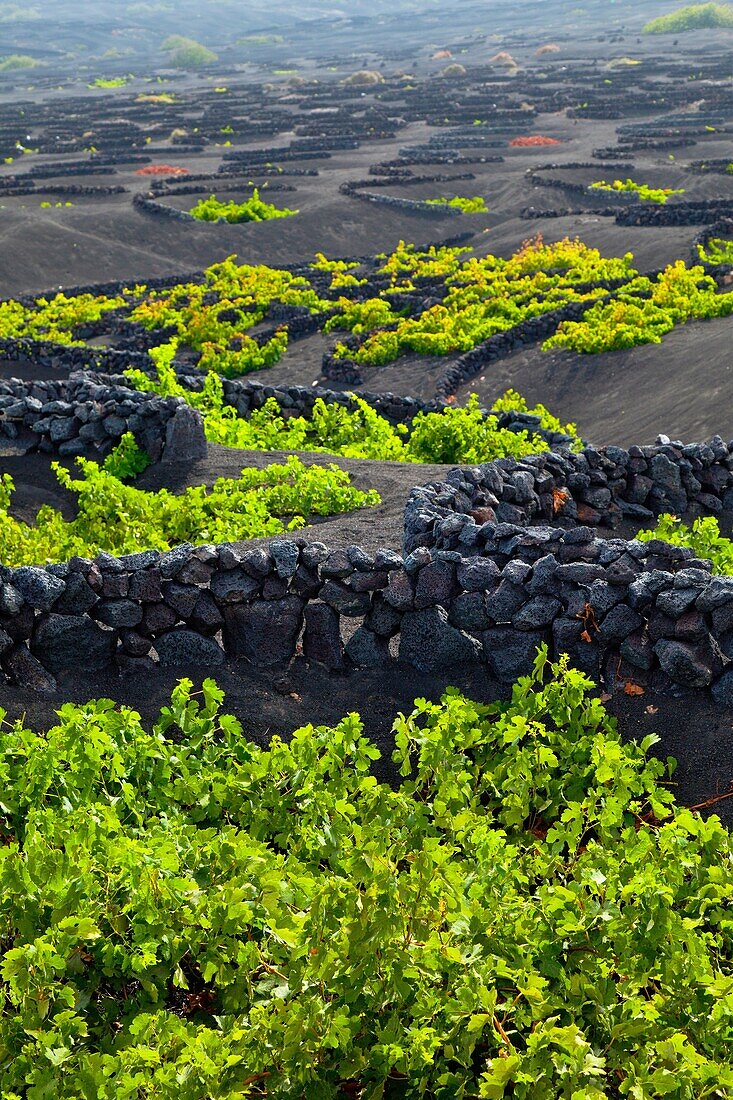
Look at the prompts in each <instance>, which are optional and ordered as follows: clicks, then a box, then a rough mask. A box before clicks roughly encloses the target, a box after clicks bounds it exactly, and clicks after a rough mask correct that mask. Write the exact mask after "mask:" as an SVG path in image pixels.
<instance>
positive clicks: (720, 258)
mask: <svg viewBox="0 0 733 1100" xmlns="http://www.w3.org/2000/svg"><path fill="white" fill-rule="evenodd" d="M697 254H698V256H699V257H700V259H701V260H702V262H703V263H706V264H733V241H731V240H726V239H724V238H723V237H713V238H712V239H711V240H709V241H708V243H707V245H701V244H699V245H698V246H697Z"/></svg>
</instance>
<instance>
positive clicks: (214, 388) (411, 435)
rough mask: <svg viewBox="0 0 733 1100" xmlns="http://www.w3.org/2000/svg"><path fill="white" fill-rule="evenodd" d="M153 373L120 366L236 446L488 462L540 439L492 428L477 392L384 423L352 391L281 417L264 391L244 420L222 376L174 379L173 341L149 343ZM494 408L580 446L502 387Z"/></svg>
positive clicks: (534, 448) (570, 427)
mask: <svg viewBox="0 0 733 1100" xmlns="http://www.w3.org/2000/svg"><path fill="white" fill-rule="evenodd" d="M150 354H151V356H152V358H153V360H154V362H155V365H156V374H157V377H156V378H150V377H149V376H148V375H147V374H145V373H144V372H143V371H139V370H127V371H125V374H126V376H127V378H128V379H129V380H130V382H131V383H132V384H133V385H134V386H136V387H137V388H138V389H140V390H143V391H144V392H146V393H155V394H158V395H159V396H160V397H181V398H183V399H184V401H186V402H188V404H190V405H192V406H193V407H194V408H197V409H199V411H200V412H201V413H202V414H203V417H204V424H205V428H206V438H207V439H208V440H209V442H210V443H218V444H221V445H222V446H225V447H237V448H240V449H243V450H259V451H275V450H278V451H316V452H325V453H328V454H336V455H342V456H343V457H345V458H372V459H391V460H395V461H399V462H445V463H475V462H488V461H490V460H491V459H493V458H504V457H509V456H513V457H515V458H520V457H521V456H522V455H527V454H539V453H541V452H543V451H546V450H547V443H546V442H545V440H544V439H543V438H542V437H541V436H539V435H529V434H528V433H527V432H511V431H508V430H507V429H505V428H499V427H498V421H497V418H496V417H494V416H489V417H486V418H484V417H483V415H482V413H481V410H480V408H479V403H478V397H477V396H476V394H471V396H470V397H469V400H468V405H467V407H466V408H459V407H454V406H449V407H447V408H446V409H445V410H444V411H443V412H435V413H419V414H418V415H417V416H416V417H415V418H414V420H413V422H412V425H411V428H410V429H408V428H407V427H405V426H404V425H400V424H398V425H396V426H395V425H392V424H390V422H389V421H388V420H386V419H385V418H384V417H383V416H380V415H379V413H377V412H376V410H375V409H374V408H372V406H371V405H369V404H367V402H366V401H364V400H363V399H362V398H360V397H357V396H356V395H354V398H353V401H352V407H350V408H346V407H345V406H344V405H340V404H337V403H333V404H326V402H324V401H323V400H322V399H321V398H317V400H316V402H315V405H314V409H313V414H312V416H311V417H304V416H295V417H288V418H287V419H286V418H285V417H284V416H283V412H282V409H281V408H280V406H279V404H278V403H277V400H276V399H275V398H274V397H271V398H269V399H268V400H267V401H266V402H265V404H264V405H263V406H262V408H261V409H255V410H253V411H252V412H251V413H250V415H249V417H248V418H247V419H246V420H245V419H243V418H241V417H239V416H238V415H237V411H236V409H234V408H233V407H232V406H231V405H225V404H224V391H223V386H222V383H221V381H220V379H219V377H218V375H217V374H216V373H214V372H213V371H211V372H209V374H208V375H207V377H206V379H205V381H204V384H203V389H202V390H201V391H196V390H189V389H187V388H186V387H185V386H183V385H181V383H180V382H179V381H178V378H177V376H176V372H175V369H174V367H173V357H174V355H175V344H174V343H173V344H168V345H167V346H163V347H160V348H156V349H154V350H153V351H152V352H151V353H150ZM497 411H498V412H509V411H514V412H530V413H533V414H534V415H536V416H539V417H540V421H541V425H542V427H544V428H548V429H549V430H550V431H565V432H567V433H568V434H569V435H572V436H573V437H574V438H575V440H576V446H577V447H580V445H581V444H580V440H579V439H578V437H577V433H576V430H575V425H574V424H567V425H565V426H563V425H561V424H560V421H559V420H558V419H557V418H556V417H554V416H552V415H551V414H550V413H549V412H548V410H547V409H545V407H544V406H543V405H538V406H537V407H536V408H535V409H529V408H528V406H527V403H526V401H525V400H524V398H522V397H521V396H520V395H519V394H517V393H515V392H514V391H513V390H508V391H507V393H506V394H504V396H503V397H502V398H500V399H499V400H498V401H497Z"/></svg>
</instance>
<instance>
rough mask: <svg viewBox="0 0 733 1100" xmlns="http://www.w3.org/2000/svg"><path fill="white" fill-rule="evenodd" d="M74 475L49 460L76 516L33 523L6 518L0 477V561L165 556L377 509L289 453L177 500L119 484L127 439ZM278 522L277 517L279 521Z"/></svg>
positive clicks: (7, 481) (133, 451)
mask: <svg viewBox="0 0 733 1100" xmlns="http://www.w3.org/2000/svg"><path fill="white" fill-rule="evenodd" d="M76 462H77V465H78V466H79V469H80V472H81V477H79V478H74V477H73V476H72V474H71V473H70V471H69V470H67V469H66V468H65V467H63V466H61V465H60V464H59V463H58V462H55V463H53V469H54V471H55V473H56V477H57V479H58V482H59V484H60V485H62V486H63V487H64V488H65V489H68V490H70V491H71V492H73V493H75V494H76V497H77V514H76V516H75V518H74V519H73V520H70V521H67V520H65V519H64V518H63V516H62V515H61V513H60V512H57V511H56V510H55V509H53V508H51V507H50V506H49V505H44V506H43V507H42V508H41V509H40V510H39V512H38V515H37V516H36V520H35V523H33V524H26V523H23V522H22V521H20V520H17V519H15V518H14V517H13V516H11V515H10V513H9V509H10V505H11V498H12V492H13V487H14V486H13V479H12V478H11V477H10V475H9V474H3V475H0V562H2V563H3V564H4V565H12V566H17V565H39V564H42V563H44V562H58V561H67V560H68V559H69V558H71V557H73V556H74V555H77V554H78V555H80V556H82V557H90V558H91V557H94V556H95V555H96V554H98V553H99V552H100V551H101V550H105V551H107V553H110V554H133V553H137V551H139V550H163V551H164V550H170V549H171V548H172V547H173V546H177V545H179V544H180V543H182V542H195V543H196V542H198V543H202V542H236V541H238V540H240V539H250V538H259V537H260V536H263V535H277V534H280V533H282V532H283V531H285V530H294V529H296V528H299V527H303V526H305V522H306V518H307V517H308V516H310V515H322V516H330V515H335V514H336V513H339V512H348V511H351V510H352V509H354V508H363V507H370V506H373V505H375V504H379V501H380V498H379V494H378V493H377V492H376V491H375V490H374V489H370V490H368V491H367V492H362V491H361V490H359V489H355V488H353V487H352V485H351V482H350V478H349V475H348V474H346V473H344V472H343V470H340V469H338V467H336V466H333V465H330V466H328V467H323V466H304V465H303V463H302V462H301V461H300V460H299V459H298V458H296V457H294V456H292V457H291V458H289V459H288V461H287V462H286V463H284V464H279V465H277V464H273V465H270V466H267V467H265V468H264V469H262V470H256V469H245V470H242V473H241V475H240V476H239V477H238V478H218V479H217V480H216V481H215V482H214V484H213V486H211V488H208V487H207V486H205V485H200V486H196V487H195V488H190V489H186V490H185V491H184V492H182V493H180V494H174V493H170V492H168V490H167V489H160V490H159V491H158V492H146V491H145V490H142V489H137V488H135V487H134V486H132V485H125V484H124V483H123V481H121V480H120V477H121V476H125V477H129V476H132V475H134V474H135V473H137V472H139V469H140V468H141V467H143V468H144V465H145V463H144V460H141V458H140V457H139V452H137V448H136V446H135V443H134V439H133V438H132V437H128V438H126V439H123V444H122V449H121V450H120V448H118V449H117V450H116V451H113V452H112V454H111V455H110V456H109V457H108V458H107V459H106V460H105V462H104V464H103V465H102V466H100V465H99V464H98V463H96V462H90V461H88V460H87V459H83V458H78V459H77V460H76ZM281 517H283V518H281Z"/></svg>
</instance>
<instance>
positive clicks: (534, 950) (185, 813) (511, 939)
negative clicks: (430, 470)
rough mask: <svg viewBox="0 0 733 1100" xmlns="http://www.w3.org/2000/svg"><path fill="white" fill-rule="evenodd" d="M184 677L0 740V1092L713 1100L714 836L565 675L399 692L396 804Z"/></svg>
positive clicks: (331, 743)
mask: <svg viewBox="0 0 733 1100" xmlns="http://www.w3.org/2000/svg"><path fill="white" fill-rule="evenodd" d="M548 674H549V679H548V680H547V682H545V678H546V677H547V676H548ZM192 687H193V685H192V683H191V682H190V681H187V680H183V681H181V682H180V683H179V685H178V686H177V687H176V688H175V690H174V692H173V695H172V698H171V702H170V705H169V706H167V707H165V708H164V709H163V711H162V712H161V715H160V717H159V719H158V721H157V722H156V723H155V724H154V725H153V726H152V728H150V727H147V726H146V725H144V724H143V722H142V721H141V719H140V716H139V715H138V714H136V713H135V712H134V711H132V710H129V709H127V708H124V707H117V706H115V704H114V703H112V702H111V701H109V700H101V701H97V702H91V703H87V704H85V705H81V706H80V705H75V704H67V705H65V706H64V707H62V708H61V710H60V711H59V714H58V722H57V724H56V725H55V726H54V727H53V728H52V729H50V730H49V731H48V732H44V733H34V732H33V731H31V730H28V729H26V728H25V727H24V724H23V723H22V722H18V723H15V724H7V725H6V727H5V732H4V736H3V738H2V741H1V742H0V775H2V777H3V798H2V803H1V804H0V825H1V827H2V834H3V841H4V843H3V846H2V848H0V896H1V897H2V899H3V903H2V912H3V928H4V931H3V940H2V947H1V950H2V965H1V967H0V974H1V976H2V982H3V993H4V1010H3V1014H2V1017H0V1049H1V1050H2V1059H0V1092H1V1093H2V1095H3V1096H4V1097H8V1098H9V1100H11V1098H15V1097H21V1096H24V1097H25V1096H27V1097H29V1098H30V1097H36V1096H42V1095H46V1096H49V1097H54V1098H58V1100H63V1098H69V1100H71V1098H72V1097H73V1098H74V1100H76V1098H84V1100H119V1098H120V1097H130V1098H132V1097H142V1096H145V1097H149V1098H151V1100H165V1098H169V1100H172V1098H176V1100H202V1098H203V1097H206V1098H207V1100H234V1098H235V1097H239V1098H245V1097H247V1098H251V1100H254V1098H255V1097H258V1096H259V1097H264V1096H265V1095H266V1096H270V1097H281V1098H283V1100H284V1098H285V1097H289V1098H290V1097H292V1098H293V1100H301V1098H304V1097H308V1098H311V1097H312V1098H314V1100H315V1098H316V1097H318V1098H319V1100H340V1098H341V1097H343V1096H344V1095H355V1096H363V1097H365V1098H366V1097H372V1098H377V1097H380V1096H386V1095H389V1094H390V1093H388V1092H387V1091H386V1090H388V1089H389V1090H391V1091H392V1092H393V1090H394V1087H395V1085H394V1083H395V1082H398V1086H397V1087H398V1088H399V1090H400V1095H403V1096H405V1097H407V1098H417V1097H424V1098H427V1097H436V1098H444V1100H469V1098H471V1097H482V1098H484V1100H500V1098H501V1097H505V1098H507V1100H508V1097H512V1098H513V1100H558V1098H560V1097H567V1098H568V1100H569V1098H570V1097H572V1098H573V1100H603V1098H604V1097H616V1096H618V1097H621V1096H628V1097H638V1098H642V1097H643V1098H649V1100H655V1098H661V1097H663V1096H664V1097H667V1098H669V1100H702V1098H703V1097H709V1098H712V1097H719V1098H722V1100H726V1098H730V1097H733V1062H732V1058H731V1043H730V1018H731V1012H732V1011H733V991H732V989H731V967H732V964H733V943H732V931H733V927H732V925H731V918H730V907H731V901H732V900H733V897H732V895H733V886H732V883H733V858H732V857H733V847H732V845H731V838H730V835H729V833H728V832H727V830H726V829H725V828H723V826H722V825H721V823H720V821H719V820H718V819H717V818H716V817H711V818H709V819H708V820H707V821H703V820H701V818H700V817H699V816H697V815H695V814H694V813H692V812H690V811H689V810H686V809H684V808H680V807H677V806H676V805H675V803H674V800H673V797H672V795H671V794H670V793H669V791H668V790H666V788H665V787H664V785H663V783H664V776H665V774H666V771H667V769H665V767H664V765H662V764H661V763H660V762H659V761H656V760H654V759H652V758H650V757H649V756H648V755H647V753H648V750H649V748H650V747H651V746H652V745H653V743H654V741H655V740H656V739H655V737H654V736H653V735H649V736H647V737H645V738H644V740H643V741H642V742H641V744H636V743H635V742H633V741H632V742H630V743H623V742H622V741H621V739H620V737H619V735H618V733H617V730H616V727H615V724H614V722H613V720H612V719H611V718H609V717H608V715H607V714H606V712H605V710H604V708H603V705H602V704H601V703H600V702H599V701H598V699H597V698H594V697H593V696H592V695H591V688H592V685H591V683H590V681H589V680H588V679H587V678H586V677H585V676H583V675H582V674H581V673H580V672H576V671H572V670H570V669H569V668H568V667H567V664H566V662H565V661H561V662H559V663H558V664H557V665H553V666H551V667H549V668H548V666H547V660H546V653H545V652H542V653H541V654H540V656H539V658H538V661H537V663H536V666H535V673H534V676H533V677H532V678H531V679H530V678H527V679H523V680H520V681H519V682H518V683H517V685H516V686H515V687H514V689H513V694H512V698H511V701H510V702H507V703H500V704H493V705H490V706H481V705H479V704H476V703H473V702H471V701H470V700H469V699H467V698H465V697H464V696H462V695H461V694H460V693H458V692H457V691H455V690H451V689H449V690H448V691H447V692H446V694H445V695H444V696H443V698H442V699H441V701H440V702H438V703H434V702H429V701H427V700H425V699H418V700H416V702H415V706H414V710H413V711H412V713H410V714H408V715H406V716H402V715H400V716H399V717H398V718H397V719H396V721H395V724H394V734H395V740H396V750H395V753H394V760H395V764H396V766H397V768H398V769H399V772H400V775H401V777H402V779H401V782H400V783H399V784H398V785H396V786H395V788H394V789H393V788H391V787H390V786H388V785H387V784H386V783H380V782H378V781H377V780H376V779H375V778H373V776H372V775H370V769H371V767H372V765H373V763H374V761H375V760H377V759H378V758H379V755H380V754H379V751H378V750H377V749H376V747H375V746H374V745H373V744H372V743H371V742H370V741H369V740H368V739H367V738H366V737H365V736H364V731H363V726H362V723H361V721H360V719H359V717H358V715H356V714H352V715H350V716H349V717H347V718H345V719H343V720H342V721H341V722H340V723H339V724H338V725H337V726H335V728H333V729H329V728H326V727H318V728H315V729H314V728H313V727H312V726H307V727H305V728H303V729H300V730H297V731H296V732H295V733H294V735H293V737H292V739H291V740H290V741H289V742H288V743H285V742H284V741H282V740H281V739H280V738H278V737H275V738H273V740H272V742H271V744H270V746H269V748H268V749H261V748H259V747H258V746H256V745H254V744H251V743H249V742H248V741H246V740H245V737H244V733H243V730H242V727H241V725H240V723H239V722H238V721H237V720H236V719H235V718H233V717H231V716H228V715H226V714H222V713H221V703H222V699H223V693H222V692H221V691H219V690H218V688H217V687H216V685H215V684H214V683H213V682H212V681H210V680H206V681H204V683H203V685H202V688H201V691H200V692H198V693H196V694H194V692H193V690H192ZM1 718H2V715H0V719H1Z"/></svg>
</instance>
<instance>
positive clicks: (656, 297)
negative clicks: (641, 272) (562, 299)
mask: <svg viewBox="0 0 733 1100" xmlns="http://www.w3.org/2000/svg"><path fill="white" fill-rule="evenodd" d="M731 313H733V293H728V294H719V293H718V292H717V286H716V284H715V280H714V279H712V278H710V277H709V276H707V275H705V273H704V271H703V269H702V268H701V267H691V268H688V267H686V266H685V264H684V263H683V261H682V260H677V262H676V263H674V264H670V265H669V267H666V268H665V269H664V271H663V272H661V274H660V275H659V276H658V277H657V279H656V280H655V281H654V282H652V281H651V280H649V279H647V278H646V277H645V276H642V277H640V278H637V279H634V280H632V282H630V283H629V284H627V286H626V287H624V288H623V289H622V290H620V291H619V292H618V294H617V297H616V298H614V299H613V300H612V301H610V302H599V303H598V304H597V305H595V306H592V307H591V309H589V310H588V312H587V313H586V314H585V317H584V318H583V320H582V321H564V322H563V323H562V324H561V325H560V328H559V329H558V331H557V332H556V333H555V335H554V336H551V337H550V339H549V340H546V341H545V343H544V344H543V347H544V348H545V349H548V348H570V349H571V350H572V351H579V352H584V353H586V354H594V353H598V352H602V351H617V350H619V349H622V348H633V347H636V346H637V345H638V344H660V343H661V342H662V337H663V336H664V335H665V333H667V332H670V331H671V330H672V329H673V328H674V327H675V326H676V325H681V324H684V323H685V322H687V321H691V320H705V319H709V318H711V317H728V316H730V314H731Z"/></svg>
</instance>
